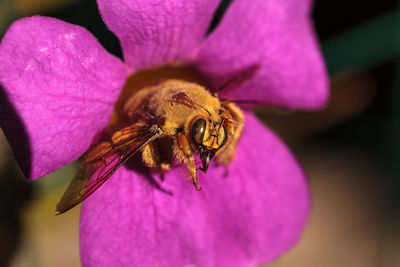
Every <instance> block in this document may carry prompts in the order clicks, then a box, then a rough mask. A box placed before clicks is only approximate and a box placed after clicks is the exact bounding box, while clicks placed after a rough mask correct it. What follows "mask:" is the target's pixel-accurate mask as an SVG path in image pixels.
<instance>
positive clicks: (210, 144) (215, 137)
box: [190, 118, 228, 172]
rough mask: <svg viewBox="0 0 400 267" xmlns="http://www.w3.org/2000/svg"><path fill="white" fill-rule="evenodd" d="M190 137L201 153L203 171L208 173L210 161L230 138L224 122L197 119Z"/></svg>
mask: <svg viewBox="0 0 400 267" xmlns="http://www.w3.org/2000/svg"><path fill="white" fill-rule="evenodd" d="M190 135H191V138H192V141H193V143H194V144H195V146H196V147H197V149H198V150H199V152H200V159H201V161H202V164H203V168H201V170H202V171H204V172H206V171H207V168H208V164H209V162H210V160H211V159H212V158H213V157H214V156H215V153H216V152H217V151H218V150H219V149H221V148H222V147H223V146H224V145H225V143H226V140H227V138H228V133H227V131H226V129H225V127H224V126H223V120H222V119H221V121H220V122H213V121H212V120H208V119H206V118H195V119H194V123H193V124H192V127H191V132H190Z"/></svg>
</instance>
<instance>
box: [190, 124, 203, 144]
mask: <svg viewBox="0 0 400 267" xmlns="http://www.w3.org/2000/svg"><path fill="white" fill-rule="evenodd" d="M206 126H207V122H206V120H204V119H198V120H196V121H195V123H194V124H193V126H192V130H191V136H192V139H193V141H194V142H195V143H196V144H197V145H201V144H202V143H203V138H204V134H205V132H206Z"/></svg>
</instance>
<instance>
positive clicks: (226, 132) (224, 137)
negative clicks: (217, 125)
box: [219, 125, 228, 148]
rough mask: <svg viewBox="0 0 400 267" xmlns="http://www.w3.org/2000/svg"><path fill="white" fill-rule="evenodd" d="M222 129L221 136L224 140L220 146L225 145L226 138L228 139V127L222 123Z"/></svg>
mask: <svg viewBox="0 0 400 267" xmlns="http://www.w3.org/2000/svg"><path fill="white" fill-rule="evenodd" d="M221 130H222V133H223V134H222V135H223V136H221V137H222V138H221V139H222V142H221V145H220V146H219V148H221V147H223V146H224V145H225V144H226V140H227V139H228V131H227V130H226V128H225V127H224V126H223V125H222V129H221Z"/></svg>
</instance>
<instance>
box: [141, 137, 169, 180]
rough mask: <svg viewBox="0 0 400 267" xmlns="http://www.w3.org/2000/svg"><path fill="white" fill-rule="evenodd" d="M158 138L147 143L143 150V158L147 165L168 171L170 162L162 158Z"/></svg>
mask: <svg viewBox="0 0 400 267" xmlns="http://www.w3.org/2000/svg"><path fill="white" fill-rule="evenodd" d="M159 150H160V149H159V147H158V142H157V140H156V141H154V142H151V143H149V144H147V145H146V146H145V147H144V148H143V150H142V160H143V162H144V163H145V164H146V166H148V167H151V168H157V169H159V170H161V171H162V172H165V171H168V170H169V168H170V164H168V163H166V162H162V161H161V160H160V151H159Z"/></svg>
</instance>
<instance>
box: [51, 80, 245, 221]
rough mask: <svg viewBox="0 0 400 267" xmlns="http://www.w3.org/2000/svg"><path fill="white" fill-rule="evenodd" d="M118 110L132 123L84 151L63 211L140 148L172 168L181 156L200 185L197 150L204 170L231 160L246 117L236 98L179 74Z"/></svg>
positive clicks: (156, 163)
mask: <svg viewBox="0 0 400 267" xmlns="http://www.w3.org/2000/svg"><path fill="white" fill-rule="evenodd" d="M119 112H120V114H121V120H123V121H125V125H128V126H126V127H123V128H120V129H117V131H115V132H114V133H113V134H112V135H111V137H110V138H108V139H107V140H106V141H103V142H101V143H99V144H97V145H95V146H93V147H92V148H91V149H90V150H89V151H88V152H87V153H86V154H85V156H84V157H83V160H82V163H81V170H80V172H79V173H78V174H77V175H76V176H75V178H74V179H73V180H72V182H71V184H70V186H69V187H68V188H67V190H66V192H65V193H64V195H63V197H62V199H61V201H60V202H59V203H58V205H57V211H58V212H59V214H60V213H63V212H65V211H67V210H69V209H71V208H72V207H74V206H76V205H77V204H79V203H80V202H82V201H83V200H84V199H86V198H87V197H88V196H89V195H90V194H92V193H93V192H94V191H95V190H96V189H97V188H98V187H99V186H101V185H102V184H103V183H104V182H105V181H106V180H107V179H108V178H109V177H110V176H111V175H112V174H113V173H114V172H115V171H116V170H117V168H119V167H120V166H121V165H122V164H124V163H125V162H126V161H127V160H128V159H129V158H131V157H132V155H134V154H136V153H141V157H142V159H143V163H144V164H145V165H146V166H148V167H151V168H156V169H158V170H161V171H167V170H169V168H170V166H171V163H172V161H173V158H175V159H177V160H178V162H179V163H181V164H183V165H184V166H186V168H187V170H188V173H189V175H188V177H189V179H190V180H191V181H192V183H193V185H194V186H195V188H196V189H197V190H200V189H201V187H200V185H199V182H198V179H197V169H196V162H195V155H199V157H200V160H201V167H199V168H198V169H199V170H201V171H203V172H204V173H206V172H207V169H208V166H209V163H210V161H211V160H214V159H215V160H216V162H217V163H218V164H222V165H228V164H229V163H230V162H231V161H232V159H233V157H234V154H235V148H236V145H237V143H238V140H239V138H240V136H241V133H242V128H243V123H244V118H243V114H242V112H241V111H240V109H239V108H238V107H237V106H236V105H235V104H233V103H232V102H229V101H221V100H220V99H219V98H218V97H217V96H216V95H215V94H212V93H210V92H209V91H208V90H207V89H206V88H205V87H203V86H201V85H199V84H196V83H192V82H187V81H183V80H175V79H170V80H165V81H163V82H161V83H159V84H156V85H153V86H147V87H144V88H142V89H141V90H139V91H137V92H136V93H134V94H133V95H131V96H130V97H129V98H128V99H127V100H126V101H125V103H124V104H123V105H121V107H120V111H119ZM166 155H170V156H166Z"/></svg>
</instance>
